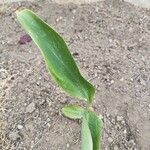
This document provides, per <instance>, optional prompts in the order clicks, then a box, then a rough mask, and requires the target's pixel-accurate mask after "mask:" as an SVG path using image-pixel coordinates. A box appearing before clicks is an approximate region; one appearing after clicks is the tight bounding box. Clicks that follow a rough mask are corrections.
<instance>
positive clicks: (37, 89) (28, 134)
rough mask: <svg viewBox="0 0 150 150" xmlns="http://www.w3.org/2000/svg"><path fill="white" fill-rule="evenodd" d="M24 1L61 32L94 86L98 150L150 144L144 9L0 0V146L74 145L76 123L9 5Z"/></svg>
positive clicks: (149, 29)
mask: <svg viewBox="0 0 150 150" xmlns="http://www.w3.org/2000/svg"><path fill="white" fill-rule="evenodd" d="M20 8H30V9H32V10H33V11H35V12H37V13H38V14H39V15H40V16H41V17H42V18H43V19H45V20H46V21H47V22H48V23H49V24H51V25H52V26H54V27H55V29H57V31H58V32H59V33H61V34H62V35H63V36H64V37H65V39H66V41H67V43H68V45H69V47H70V49H71V53H72V54H74V58H75V60H76V62H77V63H78V66H79V68H80V69H81V72H82V73H83V74H84V76H85V77H86V78H87V79H89V80H90V81H91V82H92V83H93V84H94V85H95V87H96V88H97V92H96V95H95V104H94V108H95V111H96V112H97V113H98V114H101V115H102V116H103V118H104V125H105V126H104V132H103V143H102V150H150V59H149V58H150V51H149V49H150V11H149V10H146V9H142V8H138V7H135V6H133V5H131V4H129V3H125V2H120V1H118V0H107V1H100V2H95V3H90V4H81V5H79V4H73V3H72V4H71V3H69V4H58V3H55V2H50V0H44V1H40V2H27V3H24V2H18V3H12V4H7V5H3V6H1V7H0V33H1V34H0V88H1V89H0V105H1V106H0V111H1V112H0V119H1V124H0V127H1V128H0V129H1V130H0V138H1V139H0V149H3V150H6V149H10V150H12V149H13V150H31V149H33V150H67V149H68V150H79V149H80V122H78V121H72V120H68V119H67V118H64V117H63V116H62V115H61V113H60V109H61V108H62V107H63V105H64V104H66V103H67V104H68V103H75V102H76V103H80V101H78V100H77V99H74V98H71V97H69V96H66V94H65V93H63V92H62V91H61V90H60V89H59V88H58V87H57V86H56V85H55V84H54V83H53V81H52V80H51V78H50V77H49V75H48V73H47V71H46V68H45V64H44V62H43V59H42V57H41V54H40V52H39V50H38V48H37V47H36V46H35V44H34V43H33V42H30V43H27V44H24V45H23V44H22V45H20V44H19V43H18V41H19V39H20V37H21V36H22V35H24V34H25V32H24V31H23V30H22V29H21V27H20V25H19V24H18V22H17V21H16V17H15V14H14V12H15V10H17V9H20Z"/></svg>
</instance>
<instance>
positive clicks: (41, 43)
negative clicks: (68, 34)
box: [17, 9, 95, 103]
mask: <svg viewBox="0 0 150 150" xmlns="http://www.w3.org/2000/svg"><path fill="white" fill-rule="evenodd" d="M17 19H18V20H19V22H20V23H21V25H22V26H23V28H24V29H25V30H26V31H27V32H28V33H29V35H30V36H31V38H32V39H33V41H34V42H35V43H36V45H37V46H38V47H39V48H40V50H41V52H42V55H43V57H44V60H45V62H46V65H47V68H48V70H49V72H50V73H51V75H52V77H53V78H54V80H55V81H56V82H57V83H58V84H59V85H60V86H61V87H62V88H63V89H64V90H65V91H66V92H68V93H69V94H70V95H72V96H75V97H78V98H80V99H84V100H87V101H88V102H89V103H91V102H92V98H93V95H94V93H95V89H94V87H93V86H92V85H91V84H90V83H89V82H88V81H86V80H85V79H84V78H83V77H82V75H81V74H80V72H79V70H78V68H77V65H76V63H75V61H74V59H73V57H72V56H71V54H70V52H69V50H68V47H67V45H66V43H65V41H64V40H63V38H62V37H61V36H60V35H59V34H58V33H57V32H56V31H55V30H54V29H52V28H51V27H50V26H49V25H48V24H47V23H45V22H44V21H42V20H41V19H40V18H39V17H38V16H37V15H35V14H34V13H33V12H32V11H30V10H27V9H24V10H22V11H19V12H17Z"/></svg>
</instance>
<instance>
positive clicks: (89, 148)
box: [81, 116, 93, 150]
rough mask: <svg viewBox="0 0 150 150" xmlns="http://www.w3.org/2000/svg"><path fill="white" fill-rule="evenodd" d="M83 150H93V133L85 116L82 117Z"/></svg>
mask: <svg viewBox="0 0 150 150" xmlns="http://www.w3.org/2000/svg"><path fill="white" fill-rule="evenodd" d="M81 150H93V141H92V135H91V132H90V129H89V126H88V122H87V120H86V118H85V116H84V117H83V119H82V130H81Z"/></svg>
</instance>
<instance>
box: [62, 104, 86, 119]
mask: <svg viewBox="0 0 150 150" xmlns="http://www.w3.org/2000/svg"><path fill="white" fill-rule="evenodd" d="M62 112H63V114H64V115H65V116H66V117H69V118H71V119H81V118H82V117H83V114H84V109H83V108H82V107H80V106H77V105H67V106H65V107H63V108H62Z"/></svg>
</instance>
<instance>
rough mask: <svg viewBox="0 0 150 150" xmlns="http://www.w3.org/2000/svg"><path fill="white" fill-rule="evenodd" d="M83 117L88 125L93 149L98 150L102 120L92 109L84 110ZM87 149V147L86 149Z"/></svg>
mask: <svg viewBox="0 0 150 150" xmlns="http://www.w3.org/2000/svg"><path fill="white" fill-rule="evenodd" d="M84 114H85V115H84V118H85V119H86V120H87V123H88V127H89V129H90V133H91V136H92V141H93V150H100V143H101V138H102V126H103V122H102V120H101V119H100V118H99V117H98V116H97V115H96V114H95V113H94V112H92V111H85V113H84ZM87 150H88V149H87Z"/></svg>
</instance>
